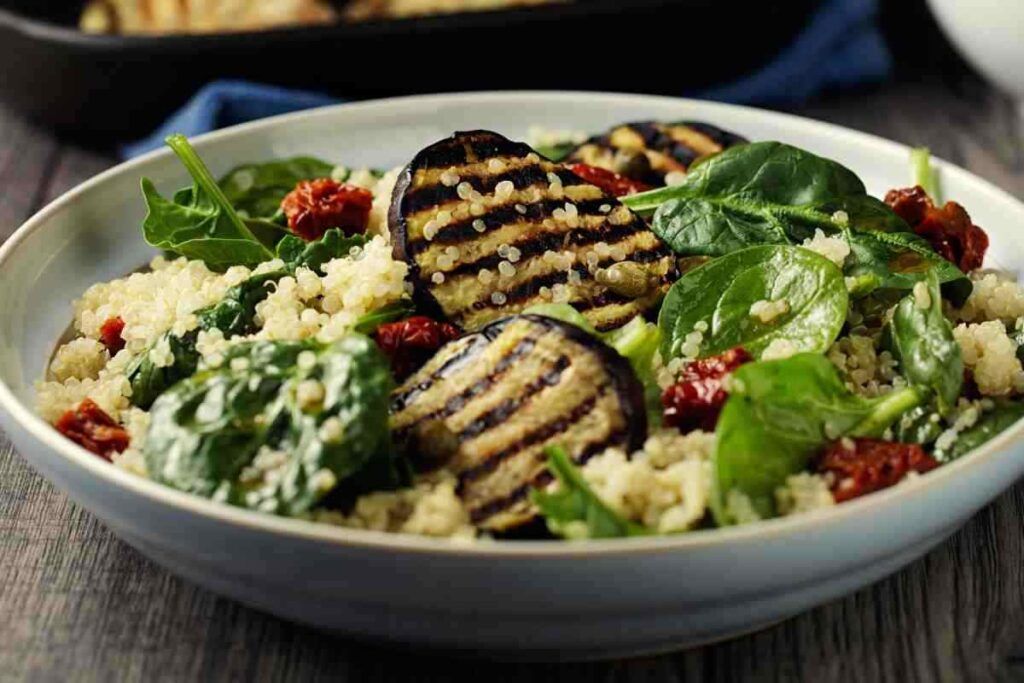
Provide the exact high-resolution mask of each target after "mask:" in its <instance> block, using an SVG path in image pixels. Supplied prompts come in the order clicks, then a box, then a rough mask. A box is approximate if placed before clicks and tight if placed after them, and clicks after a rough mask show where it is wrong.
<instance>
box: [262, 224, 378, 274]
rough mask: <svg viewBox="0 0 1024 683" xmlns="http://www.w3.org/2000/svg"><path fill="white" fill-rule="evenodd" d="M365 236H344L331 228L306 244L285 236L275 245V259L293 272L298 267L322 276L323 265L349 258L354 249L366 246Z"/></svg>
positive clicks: (339, 231)
mask: <svg viewBox="0 0 1024 683" xmlns="http://www.w3.org/2000/svg"><path fill="white" fill-rule="evenodd" d="M366 242H367V239H366V236H365V235H346V234H345V233H343V232H342V231H341V230H340V229H338V228H331V229H330V230H328V231H327V232H325V233H324V234H323V237H321V238H320V239H318V240H314V241H312V242H307V241H305V240H304V239H302V238H300V237H296V236H295V235H287V236H285V237H284V238H282V239H281V241H280V242H278V243H277V257H278V258H279V259H281V260H282V261H284V263H285V266H287V268H288V269H289V270H290V271H291V272H295V270H296V269H297V268H299V267H300V266H305V267H306V268H309V269H310V270H312V271H315V272H317V273H319V274H322V270H321V268H322V267H323V265H324V264H325V263H327V262H328V261H330V260H333V259H336V258H344V257H346V256H349V255H350V253H351V251H352V249H353V248H355V247H363V246H365V245H366Z"/></svg>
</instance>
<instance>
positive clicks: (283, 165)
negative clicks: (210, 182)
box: [218, 157, 334, 221]
mask: <svg viewBox="0 0 1024 683" xmlns="http://www.w3.org/2000/svg"><path fill="white" fill-rule="evenodd" d="M333 170H334V164H330V163H327V162H326V161H322V160H321V159H316V158H314V157H293V158H291V159H278V160H276V161H269V162H265V163H259V164H244V165H242V166H238V167H236V168H233V169H232V170H230V171H228V173H227V174H225V175H224V177H223V178H221V179H220V182H219V183H218V184H219V185H220V187H221V189H222V190H224V196H225V197H227V199H228V201H229V202H231V205H232V206H234V207H235V210H236V211H238V212H240V213H242V212H244V214H245V215H246V216H247V217H249V218H261V219H264V220H270V221H276V220H280V216H281V200H282V199H284V198H285V195H287V194H288V193H289V192H291V191H292V190H294V189H295V186H296V185H298V184H299V182H301V181H303V180H314V179H316V178H329V177H330V176H331V172H332V171H333Z"/></svg>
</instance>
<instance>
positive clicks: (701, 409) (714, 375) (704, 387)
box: [661, 348, 753, 432]
mask: <svg viewBox="0 0 1024 683" xmlns="http://www.w3.org/2000/svg"><path fill="white" fill-rule="evenodd" d="M751 360H753V359H752V358H751V357H750V354H749V353H747V352H746V351H744V350H743V349H741V348H736V349H732V350H730V351H726V352H725V353H723V354H721V355H719V356H712V357H710V358H702V359H701V360H697V361H693V362H692V363H689V364H687V365H686V366H685V367H684V368H683V370H682V372H681V373H680V374H679V379H678V381H677V382H676V383H675V384H673V385H672V386H670V387H669V388H668V389H665V391H664V393H662V395H661V405H662V406H663V407H664V408H665V424H667V425H669V426H672V427H677V428H679V430H680V431H683V432H688V431H692V430H694V429H704V430H706V431H713V430H714V429H715V423H717V422H718V414H719V413H720V412H722V406H723V405H725V399H726V398H728V393H727V392H726V390H725V387H724V386H723V382H724V381H725V377H726V375H728V374H729V373H731V372H732V371H733V370H735V369H736V368H738V367H739V366H741V365H743V364H744V363H747V362H749V361H751Z"/></svg>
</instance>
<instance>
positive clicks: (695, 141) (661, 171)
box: [566, 121, 747, 187]
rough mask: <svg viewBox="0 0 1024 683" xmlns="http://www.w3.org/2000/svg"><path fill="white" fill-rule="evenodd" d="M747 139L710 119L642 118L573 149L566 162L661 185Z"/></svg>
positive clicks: (653, 184) (648, 183) (651, 184)
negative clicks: (669, 120) (663, 120)
mask: <svg viewBox="0 0 1024 683" xmlns="http://www.w3.org/2000/svg"><path fill="white" fill-rule="evenodd" d="M745 142H747V140H746V139H744V138H742V137H740V136H739V135H736V134H735V133H730V132H729V131H726V130H722V129H721V128H718V127H717V126H712V125H711V124H710V123H701V122H699V121H680V122H678V123H659V122H657V121H639V122H637V123H624V124H622V125H620V126H616V127H614V128H612V129H611V130H609V131H608V132H607V133H604V134H602V135H598V136H595V137H592V138H590V139H589V140H587V141H586V142H584V143H583V144H581V145H580V146H579V147H577V148H576V149H574V150H573V151H572V152H570V153H569V156H568V157H567V158H566V162H567V163H582V164H587V165H589V166H597V167H599V168H604V169H607V170H609V171H614V172H615V173H618V174H619V175H622V176H625V177H627V178H630V179H632V180H636V181H639V182H641V183H644V184H646V185H650V186H652V187H661V186H662V185H665V176H666V175H668V174H669V173H673V172H682V173H685V172H686V170H687V169H688V168H690V166H691V165H692V164H693V162H695V161H696V160H697V159H700V158H701V157H704V156H707V155H709V154H716V153H718V152H721V151H722V150H723V149H725V148H727V147H732V146H733V145H740V144H743V143H745Z"/></svg>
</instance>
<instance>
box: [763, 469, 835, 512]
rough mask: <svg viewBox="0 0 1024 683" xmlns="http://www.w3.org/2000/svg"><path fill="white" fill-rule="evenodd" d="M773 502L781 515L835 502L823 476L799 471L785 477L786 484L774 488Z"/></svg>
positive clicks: (817, 507)
mask: <svg viewBox="0 0 1024 683" xmlns="http://www.w3.org/2000/svg"><path fill="white" fill-rule="evenodd" d="M775 504H776V507H777V508H778V511H779V514H780V515H782V516H788V515H797V514H801V513H804V512H810V511H812V510H820V509H821V508H827V507H831V506H833V505H835V504H836V501H835V499H834V498H833V497H832V492H831V491H830V490H829V482H828V479H827V478H826V477H825V476H822V475H820V474H815V473H812V472H800V473H798V474H793V475H790V476H788V477H786V485H785V486H780V487H779V488H777V489H776V490H775Z"/></svg>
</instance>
